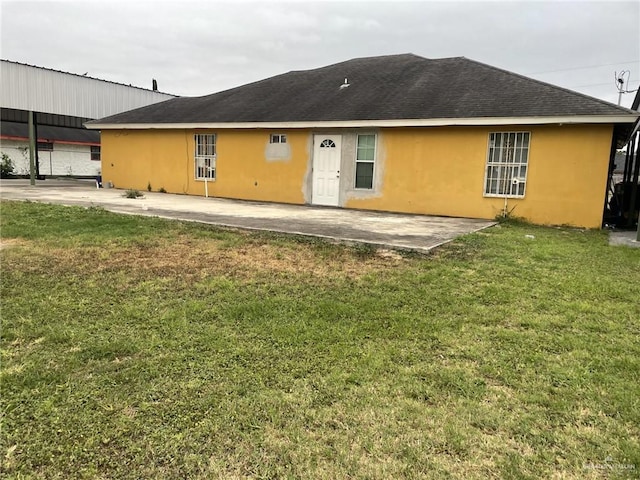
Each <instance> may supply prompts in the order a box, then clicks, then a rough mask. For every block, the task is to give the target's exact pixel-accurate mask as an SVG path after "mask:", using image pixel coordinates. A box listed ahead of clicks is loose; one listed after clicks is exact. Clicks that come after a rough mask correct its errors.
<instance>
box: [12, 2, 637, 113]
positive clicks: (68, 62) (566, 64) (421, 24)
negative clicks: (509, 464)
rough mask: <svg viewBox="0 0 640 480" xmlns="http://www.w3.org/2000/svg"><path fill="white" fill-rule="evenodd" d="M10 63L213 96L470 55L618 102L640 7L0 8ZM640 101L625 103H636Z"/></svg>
mask: <svg viewBox="0 0 640 480" xmlns="http://www.w3.org/2000/svg"><path fill="white" fill-rule="evenodd" d="M1 7H2V8H1V11H0V12H1V27H2V28H1V31H2V33H1V42H2V43H1V44H0V48H1V57H2V58H3V59H6V60H12V61H16V62H22V63H28V64H32V65H38V66H42V67H48V68H53V69H57V70H63V71H67V72H72V73H78V74H84V73H85V72H88V74H89V76H92V77H96V78H101V79H106V80H111V81H115V82H121V83H125V84H132V85H135V86H140V87H145V88H151V79H152V78H155V79H157V81H158V86H159V89H160V90H161V91H164V92H168V93H173V94H177V95H190V96H191V95H206V94H209V93H214V92H217V91H221V90H225V89H228V88H232V87H235V86H239V85H243V84H245V83H249V82H252V81H256V80H260V79H263V78H267V77H270V76H273V75H278V74H280V73H285V72H288V71H290V70H305V69H309V68H316V67H321V66H325V65H329V64H332V63H337V62H340V61H344V60H348V59H351V58H357V57H368V56H376V55H387V54H394V53H414V54H417V55H421V56H423V57H427V58H443V57H458V56H464V57H467V58H471V59H474V60H478V61H480V62H484V63H488V64H490V65H494V66H496V67H500V68H504V69H507V70H511V71H513V72H517V73H521V74H525V75H528V76H530V77H533V78H536V79H539V80H543V81H546V82H549V83H553V84H556V85H560V86H563V87H567V88H570V89H573V90H577V91H579V92H583V93H586V94H588V95H591V96H594V97H598V98H601V99H604V100H608V101H610V102H613V103H617V101H618V93H617V90H616V88H615V85H614V72H616V71H617V72H621V71H623V70H629V71H630V80H631V81H630V82H629V83H628V89H630V90H633V89H636V88H638V84H639V80H640V2H639V1H637V0H634V1H628V2H612V1H602V2H587V1H578V2H567V1H547V2H520V1H500V2H484V1H483V2H477V1H467V2H449V1H441V2H432V1H423V2H398V1H395V2H377V1H368V2H353V1H351V2H347V1H341V2H306V1H298V2H289V3H282V2H277V1H268V2H267V1H259V2H246V1H235V2H217V1H208V2H196V1H185V0H181V1H177V0H174V1H166V0H164V1H147V2H137V1H135V0H129V1H126V2H123V1H118V0H111V1H107V2H104V1H82V2H77V1H48V2H28V1H5V0H2V1H1ZM633 96H634V94H626V95H623V98H622V105H624V106H627V107H628V106H630V105H631V102H632V100H633Z"/></svg>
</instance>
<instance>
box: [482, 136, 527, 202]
mask: <svg viewBox="0 0 640 480" xmlns="http://www.w3.org/2000/svg"><path fill="white" fill-rule="evenodd" d="M530 136H531V135H530V134H529V132H499V133H490V134H489V151H488V154H487V169H486V172H485V181H484V195H485V197H514V198H522V197H524V192H525V187H526V184H527V165H528V162H529V141H530Z"/></svg>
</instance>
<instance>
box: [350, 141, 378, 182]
mask: <svg viewBox="0 0 640 480" xmlns="http://www.w3.org/2000/svg"><path fill="white" fill-rule="evenodd" d="M360 137H373V160H359V159H358V143H359V140H360ZM377 156H378V135H376V134H375V133H359V134H358V135H357V136H356V165H355V169H354V171H353V188H354V189H355V190H363V191H371V190H373V188H374V186H375V184H376V182H375V179H376V163H377V162H376V159H377ZM359 163H372V164H373V169H372V171H371V186H370V187H358V186H356V185H357V182H358V164H359Z"/></svg>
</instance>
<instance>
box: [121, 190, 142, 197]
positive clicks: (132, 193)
mask: <svg viewBox="0 0 640 480" xmlns="http://www.w3.org/2000/svg"><path fill="white" fill-rule="evenodd" d="M122 196H123V197H125V198H138V197H144V194H142V193H140V192H139V191H138V190H135V189H133V188H130V189H129V190H127V191H126V192H124V194H123V195H122Z"/></svg>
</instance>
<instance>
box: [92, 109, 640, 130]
mask: <svg viewBox="0 0 640 480" xmlns="http://www.w3.org/2000/svg"><path fill="white" fill-rule="evenodd" d="M639 117H640V113H629V114H626V115H569V116H552V117H478V118H428V119H400V120H338V121H333V120H332V121H305V122H202V123H100V121H99V120H94V121H92V122H89V123H86V124H85V127H86V128H88V129H91V130H153V129H160V130H176V129H181V130H192V129H275V128H287V129H296V128H385V127H387V128H393V127H447V126H491V125H554V124H555V125H558V124H562V125H564V124H614V123H634V122H635V121H636V120H637V119H638V118H639Z"/></svg>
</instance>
